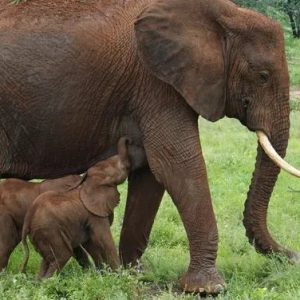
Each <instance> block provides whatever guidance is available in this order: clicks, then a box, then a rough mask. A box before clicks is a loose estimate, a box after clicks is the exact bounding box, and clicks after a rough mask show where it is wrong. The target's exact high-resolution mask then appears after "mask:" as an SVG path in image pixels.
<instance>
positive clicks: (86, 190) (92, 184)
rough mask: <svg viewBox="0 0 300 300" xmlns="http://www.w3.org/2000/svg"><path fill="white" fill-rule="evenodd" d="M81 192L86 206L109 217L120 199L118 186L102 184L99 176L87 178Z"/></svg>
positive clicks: (91, 210)
mask: <svg viewBox="0 0 300 300" xmlns="http://www.w3.org/2000/svg"><path fill="white" fill-rule="evenodd" d="M79 194H80V200H81V201H82V203H83V205H84V207H85V208H86V209H87V210H88V211H89V212H90V213H92V214H94V215H96V216H99V217H109V216H110V215H111V214H112V213H113V210H114V208H115V207H116V206H117V205H118V203H119V200H120V195H119V192H118V191H117V188H116V187H112V186H105V185H100V184H99V183H98V180H97V177H91V178H87V179H86V180H85V181H84V183H83V184H82V186H81V188H80V191H79Z"/></svg>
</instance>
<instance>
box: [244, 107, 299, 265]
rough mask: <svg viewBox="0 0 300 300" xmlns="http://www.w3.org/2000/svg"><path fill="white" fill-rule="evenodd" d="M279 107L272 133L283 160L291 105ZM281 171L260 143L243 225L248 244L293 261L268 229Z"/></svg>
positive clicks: (274, 144)
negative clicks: (276, 184)
mask: <svg viewBox="0 0 300 300" xmlns="http://www.w3.org/2000/svg"><path fill="white" fill-rule="evenodd" d="M285 103H286V105H285V106H284V107H282V106H279V105H278V107H277V108H276V111H275V114H274V116H275V118H274V122H273V126H272V132H271V144H272V146H273V147H274V149H275V151H276V152H277V153H278V154H279V155H280V156H281V157H284V156H285V153H286V149H287V145H288V138H289V125H290V124H289V105H288V101H286V102H285ZM279 172H280V168H279V167H278V166H277V165H275V164H274V163H273V161H272V160H271V159H270V158H269V157H268V156H267V155H266V153H265V152H264V150H263V148H262V146H261V145H260V144H258V148H257V158H256V165H255V170H254V173H253V177H252V181H251V185H250V188H249V192H248V195H247V200H246V203H245V210H244V220H243V223H244V226H245V228H246V235H247V237H248V239H249V242H250V243H251V244H253V245H254V247H255V249H256V250H257V251H258V252H260V253H263V254H271V253H273V252H279V253H284V254H285V255H287V256H288V257H289V258H290V259H291V260H293V259H294V258H295V255H296V254H295V253H293V252H292V251H289V250H287V249H284V248H283V247H281V246H280V245H279V244H278V243H277V242H276V241H275V240H274V239H273V238H272V236H271V234H270V233H269V231H268V227H267V210H268V205H269V201H270V197H271V194H272V191H273V188H274V185H275V183H276V180H277V177H278V174H279Z"/></svg>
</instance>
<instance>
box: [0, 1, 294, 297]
mask: <svg viewBox="0 0 300 300" xmlns="http://www.w3.org/2000/svg"><path fill="white" fill-rule="evenodd" d="M198 115H202V116H203V117H205V118H206V119H208V120H211V121H216V120H218V119H220V118H222V117H224V116H228V117H234V118H237V119H239V120H240V121H241V123H242V124H244V125H245V126H247V127H248V128H249V130H251V131H254V130H261V131H263V132H264V133H265V134H266V135H267V136H268V137H269V138H270V140H271V142H272V144H273V146H274V147H275V149H276V150H277V151H278V152H279V154H280V155H282V156H284V155H285V151H286V147H287V143H288V135H289V78H288V70H287V64H286V57H285V50H284V39H283V33H282V29H281V27H280V26H279V25H278V24H277V23H275V22H273V21H271V20H269V19H267V18H266V17H264V16H262V15H259V14H258V13H255V12H252V11H249V10H246V9H242V8H239V7H237V6H235V5H234V4H233V3H232V2H231V1H227V0H215V1H210V0H125V1H123V0H115V1H104V0H103V1H102V0H99V1H95V0H94V1H92V0H91V1H88V2H84V1H83V2H80V1H58V0H54V1H51V2H50V1H44V0H30V1H28V2H27V3H23V4H21V5H19V6H17V7H8V6H7V5H6V1H5V0H1V6H0V125H1V130H0V147H1V155H0V166H1V167H0V173H1V174H2V175H3V176H6V177H9V176H16V177H25V178H34V177H46V178H49V177H59V176H62V175H65V174H73V173H79V172H82V171H85V170H86V169H87V168H88V167H90V166H91V165H93V164H94V163H95V162H96V161H99V160H100V159H101V158H103V157H104V156H107V155H108V153H113V152H115V149H114V147H113V145H115V143H116V141H117V140H118V138H119V137H120V136H122V135H124V134H125V135H128V136H129V137H130V138H131V139H132V140H133V141H134V143H135V144H137V145H141V146H143V147H144V149H145V153H146V158H147V159H146V161H145V162H144V165H143V162H142V161H141V162H136V161H135V160H134V159H133V163H134V164H135V165H136V167H141V166H142V165H143V168H139V169H137V170H136V171H133V172H132V173H131V176H130V181H129V194H128V199H127V205H126V212H125V219H124V223H123V229H122V234H121V241H120V253H121V259H122V261H123V263H124V264H127V263H133V262H134V261H136V259H138V258H139V257H140V256H141V255H142V253H143V251H144V249H145V247H146V244H147V241H148V237H149V233H150V230H151V226H152V223H153V220H154V217H155V215H156V212H157V209H158V207H159V204H160V201H161V198H162V195H163V192H164V190H165V189H166V190H167V191H168V192H169V194H170V195H171V197H172V199H173V201H174V203H175V205H176V207H177V209H178V211H179V214H180V216H181V218H182V221H183V223H184V226H185V229H186V232H187V236H188V239H189V246H190V255H191V260H190V265H189V268H188V271H187V273H186V274H185V275H184V276H183V278H182V279H181V286H182V287H183V288H184V289H185V290H187V291H200V292H201V291H206V292H207V293H214V292H218V291H220V290H222V288H223V286H224V282H223V279H222V278H221V277H220V276H219V275H218V273H217V271H216V268H215V260H216V255H217V243H218V232H217V226H216V221H215V216H214V213H213V208H212V204H211V196H210V191H209V186H208V181H207V174H206V167H205V162H204V159H203V156H202V152H201V146H200V142H199V132H198V125H197V119H198ZM278 173H279V168H278V167H276V166H275V165H274V164H273V163H272V162H271V161H270V159H269V158H268V157H267V156H266V155H265V153H264V152H263V151H262V149H261V147H260V146H258V152H257V159H256V166H255V171H254V174H253V179H252V183H251V186H250V189H249V193H248V196H247V201H246V205H245V213H244V216H245V218H244V224H245V226H246V232H247V236H248V237H249V240H250V242H251V243H254V244H255V247H256V249H257V250H258V251H260V252H262V253H272V252H280V253H285V254H287V255H288V257H289V258H291V259H293V258H295V257H296V256H295V254H294V253H293V252H290V251H287V250H285V249H284V248H282V247H281V246H279V245H278V244H277V243H276V242H275V241H274V240H273V239H272V237H271V236H270V234H269V232H268V229H267V226H266V214H267V207H268V203H269V199H270V196H271V193H272V190H273V187H274V185H275V182H276V179H277V176H278Z"/></svg>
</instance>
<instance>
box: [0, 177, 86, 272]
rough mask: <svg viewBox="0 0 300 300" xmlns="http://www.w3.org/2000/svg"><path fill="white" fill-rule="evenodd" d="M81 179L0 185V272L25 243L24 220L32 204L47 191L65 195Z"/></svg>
mask: <svg viewBox="0 0 300 300" xmlns="http://www.w3.org/2000/svg"><path fill="white" fill-rule="evenodd" d="M80 180H81V177H80V176H66V177H63V178H60V179H53V180H45V181H43V182H41V183H33V182H27V181H24V180H20V179H7V180H5V181H2V182H1V183H0V228H1V230H0V271H2V270H3V269H4V268H6V266H7V264H8V260H9V257H10V255H11V253H12V251H13V250H14V249H15V247H16V246H17V245H18V244H19V242H20V241H21V235H22V227H23V223H24V218H25V215H26V212H27V210H28V209H29V207H30V205H31V204H32V202H33V201H34V199H35V198H37V197H38V196H39V195H40V194H41V193H44V192H46V191H50V190H53V191H58V192H63V191H67V190H68V189H70V188H72V187H73V186H75V185H77V184H78V183H79V182H80Z"/></svg>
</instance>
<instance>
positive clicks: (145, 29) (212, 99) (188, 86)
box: [135, 0, 226, 121]
mask: <svg viewBox="0 0 300 300" xmlns="http://www.w3.org/2000/svg"><path fill="white" fill-rule="evenodd" d="M211 2H212V3H211ZM214 2H215V1H211V0H209V1H208V0H207V1H196V0H185V1H182V0H158V1H153V3H152V4H150V6H148V7H147V8H146V9H145V10H144V11H143V12H142V13H141V15H140V16H139V18H138V19H137V21H136V22H135V33H136V39H137V45H138V51H139V54H140V57H141V59H142V61H143V62H144V64H145V65H146V67H148V69H149V70H150V71H151V72H152V73H153V74H154V75H155V76H156V77H158V78H159V79H160V80H162V81H164V82H166V83H168V84H170V85H172V86H173V87H174V88H175V89H176V90H177V92H179V93H180V94H181V95H182V96H183V98H184V99H185V100H186V101H187V103H188V104H189V105H190V106H191V107H192V108H193V110H195V111H196V112H197V113H198V114H200V115H201V116H203V117H204V118H206V119H208V120H210V121H216V120H218V119H220V118H222V117H223V116H224V115H225V84H226V82H225V81H226V79H225V63H224V36H223V35H224V31H223V29H222V27H221V26H220V25H219V24H218V23H217V17H218V14H219V13H220V7H218V4H217V3H216V4H215V3H214ZM217 2H219V1H217Z"/></svg>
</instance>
